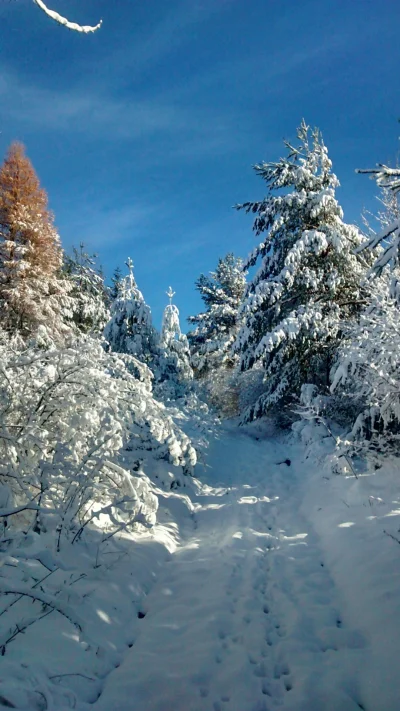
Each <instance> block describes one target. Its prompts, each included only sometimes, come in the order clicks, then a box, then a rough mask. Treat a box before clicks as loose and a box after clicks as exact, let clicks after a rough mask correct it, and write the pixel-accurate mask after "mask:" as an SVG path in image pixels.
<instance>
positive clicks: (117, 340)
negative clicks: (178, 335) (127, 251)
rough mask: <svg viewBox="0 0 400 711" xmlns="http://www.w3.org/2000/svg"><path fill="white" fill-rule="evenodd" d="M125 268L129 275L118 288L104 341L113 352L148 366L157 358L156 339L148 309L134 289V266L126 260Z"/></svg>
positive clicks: (141, 295) (137, 291) (135, 287)
mask: <svg viewBox="0 0 400 711" xmlns="http://www.w3.org/2000/svg"><path fill="white" fill-rule="evenodd" d="M126 264H127V266H128V270H129V274H128V275H127V276H126V277H124V278H123V279H122V280H121V282H120V284H119V286H118V294H117V298H116V299H115V300H114V301H113V302H112V304H111V318H110V321H109V322H108V323H107V325H106V327H105V329H104V337H105V339H106V340H107V341H108V343H109V346H110V349H111V350H112V351H113V352H115V353H128V354H130V355H134V356H136V357H137V358H139V360H141V361H143V362H145V363H148V364H150V363H152V362H153V360H154V358H155V357H156V355H157V349H158V336H157V332H156V330H155V329H154V327H153V325H152V320H151V311H150V307H149V306H148V305H147V304H146V302H145V300H144V298H143V294H142V292H141V291H139V289H138V287H137V284H136V281H135V277H134V275H133V262H132V261H131V259H128V260H127V263H126Z"/></svg>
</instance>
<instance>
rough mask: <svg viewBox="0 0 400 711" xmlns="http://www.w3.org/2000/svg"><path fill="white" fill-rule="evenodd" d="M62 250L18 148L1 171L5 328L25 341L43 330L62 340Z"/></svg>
mask: <svg viewBox="0 0 400 711" xmlns="http://www.w3.org/2000/svg"><path fill="white" fill-rule="evenodd" d="M61 265H62V250H61V245H60V239H59V237H58V234H57V231H56V229H55V227H54V224H53V215H52V214H51V212H50V211H49V209H48V206H47V194H46V192H45V191H44V190H43V188H41V187H40V183H39V179H38V177H37V175H36V173H35V170H34V168H33V166H32V164H31V162H30V160H29V158H27V156H26V155H25V149H24V146H23V145H22V144H20V143H13V144H12V145H11V147H10V149H9V151H8V154H7V156H6V159H5V161H4V163H3V165H2V166H1V168H0V324H1V326H2V327H3V328H4V329H5V330H6V331H8V332H13V331H18V332H19V333H20V334H21V335H22V336H29V335H32V334H35V332H36V331H37V329H38V327H39V326H41V325H43V326H45V327H46V329H47V330H48V332H49V334H50V335H51V336H52V337H56V338H57V337H58V338H59V337H61V336H62V334H63V332H65V329H66V327H65V325H64V323H63V319H62V316H61V312H62V308H63V300H65V303H66V298H67V296H66V295H67V290H68V289H67V286H66V282H65V281H64V280H63V279H61V278H60V276H59V275H60V269H61Z"/></svg>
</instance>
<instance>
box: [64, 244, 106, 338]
mask: <svg viewBox="0 0 400 711" xmlns="http://www.w3.org/2000/svg"><path fill="white" fill-rule="evenodd" d="M96 257H97V255H96V254H88V253H87V252H86V251H85V248H84V245H83V243H81V244H80V245H79V249H77V248H76V247H74V248H73V256H66V257H65V259H64V274H65V276H66V278H67V279H68V280H69V282H70V285H71V291H70V297H71V301H70V308H69V312H70V314H71V319H72V322H73V323H74V325H75V326H76V327H77V328H78V330H79V331H81V332H82V333H89V332H90V333H101V332H102V331H103V329H104V326H105V325H106V323H107V322H108V321H109V318H110V311H109V301H110V297H109V293H108V289H107V287H106V286H105V284H104V276H103V274H102V273H101V271H100V269H99V268H98V267H97V266H96Z"/></svg>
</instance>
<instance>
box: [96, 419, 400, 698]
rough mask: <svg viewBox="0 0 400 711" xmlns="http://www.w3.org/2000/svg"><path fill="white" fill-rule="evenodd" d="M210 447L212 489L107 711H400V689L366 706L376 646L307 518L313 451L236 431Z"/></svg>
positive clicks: (112, 680)
mask: <svg viewBox="0 0 400 711" xmlns="http://www.w3.org/2000/svg"><path fill="white" fill-rule="evenodd" d="M211 446H212V450H211V451H210V455H209V458H208V461H207V467H205V468H204V470H203V472H202V473H201V474H200V478H201V479H202V480H203V481H204V482H206V483H207V484H208V487H207V486H206V487H205V491H204V495H203V496H201V497H198V499H197V501H196V502H195V506H196V512H195V514H194V516H193V518H192V521H191V525H190V527H187V530H186V534H185V539H184V540H183V541H182V545H181V546H180V547H179V548H178V549H177V551H176V552H175V553H174V555H173V556H172V557H171V559H170V561H169V562H168V563H166V564H165V566H164V568H163V570H162V571H161V573H160V574H159V576H158V579H157V582H156V583H155V585H154V586H153V588H152V590H151V592H150V593H149V595H148V597H147V598H146V607H145V608H144V610H143V614H144V615H145V616H143V617H142V619H141V620H140V626H139V631H138V634H137V636H136V639H135V643H134V645H133V647H132V649H130V650H129V653H128V654H127V655H126V657H125V659H124V661H123V663H122V664H121V666H120V667H119V668H118V669H116V670H115V671H114V672H113V673H112V674H110V676H109V677H108V679H107V680H106V684H105V688H104V691H103V693H102V694H101V696H100V698H99V700H98V701H97V703H96V704H95V705H94V708H95V709H96V711H110V710H111V709H112V710H113V711H128V710H129V711H273V710H274V709H283V710H286V711H289V710H291V711H295V710H296V711H357V710H358V709H365V711H395V709H396V696H397V697H398V695H397V694H396V689H393V696H392V699H393V705H391V703H392V702H391V701H390V694H389V696H388V698H389V701H387V700H386V702H383V705H381V706H380V707H379V710H378V708H377V707H376V706H375V707H373V706H372V705H368V704H366V701H365V696H366V693H365V683H364V685H363V684H362V683H361V686H360V679H362V678H363V677H362V670H365V668H368V665H369V664H370V659H369V654H370V652H369V647H368V643H367V640H366V639H365V637H364V636H363V633H362V632H361V631H360V630H358V629H356V628H353V627H352V625H351V624H350V621H349V619H347V618H346V614H344V612H345V610H344V609H343V607H344V601H343V597H342V593H341V591H340V590H338V589H337V587H336V586H335V583H334V580H333V577H332V576H331V573H330V569H329V564H328V563H327V561H326V560H325V556H324V552H323V546H321V541H320V540H319V538H318V535H317V533H316V531H315V530H314V528H313V526H312V524H311V523H310V522H309V520H308V519H306V518H305V517H304V516H303V514H302V513H301V511H302V498H303V497H304V492H303V490H302V479H304V464H302V463H301V452H300V445H298V446H297V445H296V444H294V443H293V442H288V441H287V442H285V441H284V440H281V441H279V440H276V439H272V440H267V441H266V440H262V441H257V440H255V439H252V438H250V437H249V436H248V435H246V434H244V433H243V434H241V433H240V432H239V433H238V431H237V430H231V431H229V430H228V431H226V432H225V433H224V434H223V436H221V437H220V439H217V440H215V441H214V442H213V443H212V445H211ZM287 458H289V459H290V460H291V465H290V466H288V465H287V464H279V463H278V462H282V460H285V459H287ZM346 609H347V608H346ZM397 691H398V689H397ZM375 692H376V689H375V690H372V696H371V698H373V697H374V694H375Z"/></svg>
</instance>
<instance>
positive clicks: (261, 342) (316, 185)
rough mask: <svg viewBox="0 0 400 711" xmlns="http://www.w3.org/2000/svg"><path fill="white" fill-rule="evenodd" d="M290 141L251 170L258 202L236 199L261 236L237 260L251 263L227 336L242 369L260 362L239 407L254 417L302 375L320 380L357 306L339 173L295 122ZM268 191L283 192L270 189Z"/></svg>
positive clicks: (360, 266) (352, 243) (316, 139)
mask: <svg viewBox="0 0 400 711" xmlns="http://www.w3.org/2000/svg"><path fill="white" fill-rule="evenodd" d="M297 135H298V139H299V146H298V147H297V148H296V147H293V146H291V145H290V144H289V143H286V144H285V145H286V147H287V149H288V156H287V157H286V158H282V159H281V160H279V161H278V162H277V163H262V164H261V165H256V166H255V170H256V172H257V174H258V175H260V177H262V178H263V179H264V180H265V182H266V184H267V187H268V195H267V197H266V198H265V199H263V200H261V201H260V202H247V203H245V204H244V205H240V206H238V207H239V208H241V209H245V210H246V212H249V213H253V214H256V218H255V221H254V231H255V233H256V235H257V236H259V235H261V234H263V238H262V241H261V243H260V244H259V245H258V246H257V247H256V248H255V249H254V250H253V252H252V253H251V254H250V256H249V257H248V259H247V261H246V263H245V267H246V268H251V267H254V266H255V265H257V264H258V263H259V267H258V270H257V271H256V272H255V274H254V276H253V278H252V280H251V282H250V283H249V286H248V289H247V294H246V298H245V300H244V302H243V306H242V308H241V315H242V318H243V321H244V323H243V325H242V327H241V329H240V331H239V334H238V337H237V339H236V343H235V349H236V351H237V353H238V354H239V356H240V365H241V369H242V370H244V371H245V370H249V369H251V368H253V366H254V364H255V363H256V362H261V363H262V364H263V367H264V370H265V378H264V383H265V391H264V392H263V393H262V394H261V395H260V396H259V397H258V398H257V400H256V401H255V403H253V404H252V405H251V406H250V407H248V408H247V411H246V412H245V413H244V419H245V420H251V419H254V418H256V417H260V416H261V415H262V414H263V413H265V412H266V411H267V410H270V409H271V408H273V407H274V406H275V405H279V409H281V408H282V405H284V404H285V403H287V402H290V401H292V400H293V398H294V397H295V396H296V395H298V394H299V393H300V389H301V386H302V385H303V384H304V383H307V382H311V383H314V384H317V385H319V386H320V387H321V388H323V389H324V388H325V389H326V388H328V387H329V373H330V367H331V364H332V360H333V357H334V354H335V351H336V349H337V346H338V342H339V340H340V331H341V324H342V322H343V320H349V319H350V320H351V318H353V317H355V316H356V315H357V313H358V312H359V310H360V308H361V303H360V302H362V300H363V296H364V293H363V287H362V286H361V282H362V278H363V276H364V274H365V271H366V267H367V265H366V260H365V258H363V257H360V256H359V255H358V256H356V255H355V254H354V250H355V248H356V247H357V246H358V245H360V243H361V242H362V236H361V234H360V232H359V231H358V229H357V228H356V227H354V226H353V225H348V224H345V223H344V222H343V213H342V209H341V207H340V205H339V204H338V202H337V200H336V197H335V189H336V188H337V186H338V185H339V181H338V179H337V178H336V176H335V175H334V174H333V173H332V171H331V167H332V164H331V161H330V159H329V158H328V153H327V149H326V147H325V145H324V143H323V140H322V137H321V135H320V133H319V131H317V130H314V131H312V132H311V135H310V129H309V127H308V126H306V124H305V123H304V121H303V122H302V124H301V126H300V128H299V130H298V134H297ZM276 191H282V192H281V193H280V194H279V193H278V194H275V193H276Z"/></svg>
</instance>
